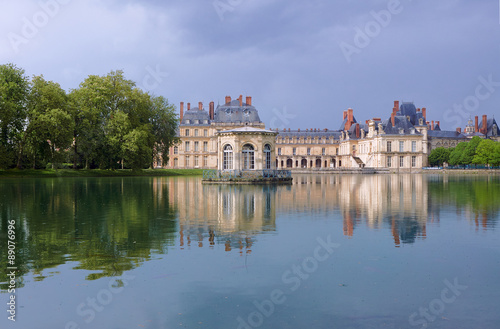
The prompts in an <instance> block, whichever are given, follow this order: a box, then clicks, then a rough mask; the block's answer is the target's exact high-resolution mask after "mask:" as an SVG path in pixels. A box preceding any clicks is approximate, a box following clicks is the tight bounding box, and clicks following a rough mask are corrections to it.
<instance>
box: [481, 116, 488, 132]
mask: <svg viewBox="0 0 500 329" xmlns="http://www.w3.org/2000/svg"><path fill="white" fill-rule="evenodd" d="M487 132H488V116H487V115H486V114H483V128H482V133H483V134H485V135H486V133H487Z"/></svg>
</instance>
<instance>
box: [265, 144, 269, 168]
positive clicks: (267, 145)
mask: <svg viewBox="0 0 500 329" xmlns="http://www.w3.org/2000/svg"><path fill="white" fill-rule="evenodd" d="M264 169H271V145H269V144H266V145H264Z"/></svg>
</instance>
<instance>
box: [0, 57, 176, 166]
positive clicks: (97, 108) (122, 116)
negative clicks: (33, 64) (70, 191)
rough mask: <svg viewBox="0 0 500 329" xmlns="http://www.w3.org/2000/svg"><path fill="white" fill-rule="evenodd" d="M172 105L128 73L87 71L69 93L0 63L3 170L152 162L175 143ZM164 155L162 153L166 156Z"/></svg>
mask: <svg viewBox="0 0 500 329" xmlns="http://www.w3.org/2000/svg"><path fill="white" fill-rule="evenodd" d="M177 127H178V119H177V116H176V113H175V106H174V105H172V104H169V102H168V100H167V99H166V98H164V97H162V96H154V95H151V94H149V93H147V92H144V91H142V90H141V89H139V88H137V87H136V85H135V83H134V82H133V81H131V80H127V79H125V77H124V74H123V71H111V72H110V73H108V74H107V75H105V76H97V75H89V76H88V77H87V78H86V79H85V80H84V81H83V82H82V83H81V84H80V85H79V88H77V89H73V90H70V91H69V92H66V91H65V90H63V89H62V88H61V86H60V85H59V84H58V83H55V82H52V81H47V80H46V79H45V78H44V77H43V75H39V76H33V77H32V79H29V78H28V77H27V76H25V71H24V70H23V69H21V68H18V67H17V66H15V65H14V64H11V63H9V64H5V65H0V168H2V169H7V168H14V167H17V168H19V169H21V168H34V169H36V168H45V167H46V166H51V167H57V166H60V164H62V163H70V164H71V166H72V167H73V168H74V169H77V168H86V169H91V168H100V169H116V168H132V169H140V168H147V167H151V166H152V164H153V162H154V161H155V160H157V161H159V162H160V163H161V161H168V149H169V148H170V147H171V146H172V145H173V144H175V143H177V142H178V138H177V137H176V130H177ZM162 154H163V158H162Z"/></svg>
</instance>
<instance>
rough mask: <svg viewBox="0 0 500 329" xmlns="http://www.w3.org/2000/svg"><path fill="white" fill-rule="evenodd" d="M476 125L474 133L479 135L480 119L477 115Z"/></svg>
mask: <svg viewBox="0 0 500 329" xmlns="http://www.w3.org/2000/svg"><path fill="white" fill-rule="evenodd" d="M475 119H476V123H475V125H474V132H475V133H478V132H479V117H478V116H477V115H476V118H475Z"/></svg>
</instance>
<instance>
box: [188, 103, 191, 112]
mask: <svg viewBox="0 0 500 329" xmlns="http://www.w3.org/2000/svg"><path fill="white" fill-rule="evenodd" d="M190 109H191V103H188V111H189V110H190Z"/></svg>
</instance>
